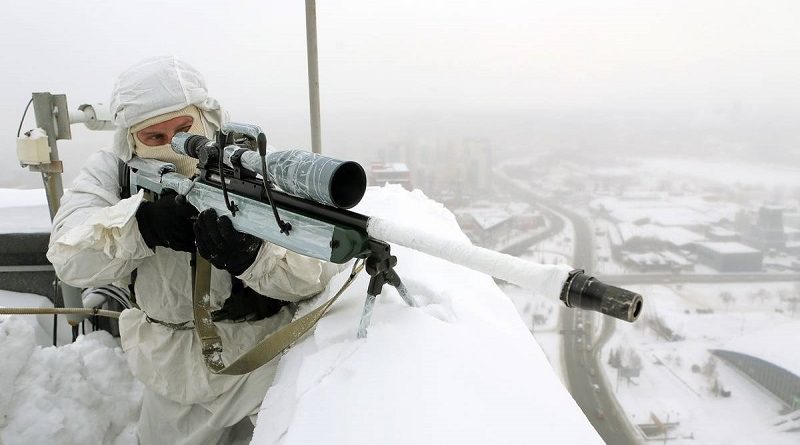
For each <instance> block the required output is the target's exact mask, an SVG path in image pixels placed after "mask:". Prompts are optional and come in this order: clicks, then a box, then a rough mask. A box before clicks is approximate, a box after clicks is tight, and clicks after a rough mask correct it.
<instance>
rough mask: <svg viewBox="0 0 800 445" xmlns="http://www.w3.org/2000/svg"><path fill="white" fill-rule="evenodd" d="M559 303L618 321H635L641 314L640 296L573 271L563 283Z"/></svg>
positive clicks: (580, 271) (579, 271)
mask: <svg viewBox="0 0 800 445" xmlns="http://www.w3.org/2000/svg"><path fill="white" fill-rule="evenodd" d="M561 301H563V302H564V304H565V305H567V307H578V308H581V309H586V310H590V311H597V312H600V313H602V314H606V315H609V316H611V317H614V318H619V319H620V320H625V321H629V322H634V321H636V319H637V318H639V314H640V313H641V312H642V296H641V295H639V294H637V293H635V292H631V291H629V290H625V289H622V288H619V287H616V286H610V285H608V284H605V283H602V282H600V281H598V280H597V279H595V278H594V277H590V276H589V275H586V274H584V273H583V271H582V270H573V271H572V272H570V274H569V276H568V277H567V281H565V282H564V287H563V288H562V290H561Z"/></svg>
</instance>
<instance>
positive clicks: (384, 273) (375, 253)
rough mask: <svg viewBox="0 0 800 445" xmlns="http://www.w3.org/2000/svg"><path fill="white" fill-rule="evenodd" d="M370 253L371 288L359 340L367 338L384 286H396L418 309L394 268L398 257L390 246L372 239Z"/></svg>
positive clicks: (402, 295) (410, 304) (403, 297)
mask: <svg viewBox="0 0 800 445" xmlns="http://www.w3.org/2000/svg"><path fill="white" fill-rule="evenodd" d="M369 252H370V253H369V256H368V257H367V259H366V261H365V265H364V268H365V269H366V271H367V273H368V274H369V276H370V279H369V286H367V299H366V301H364V312H362V313H361V321H360V322H359V324H358V338H365V337H366V336H367V328H368V327H369V322H370V319H371V318H372V309H373V308H374V307H375V299H376V297H377V296H378V295H380V294H381V291H382V290H383V285H384V284H389V285H392V286H394V287H395V288H396V289H397V292H398V293H399V294H400V297H401V298H402V299H403V301H405V302H406V304H408V305H409V306H411V307H417V303H416V302H415V301H414V299H413V298H412V297H411V295H409V293H408V289H406V286H405V284H403V282H402V281H401V280H400V276H399V275H397V272H395V270H394V266H396V265H397V257H396V256H394V255H392V253H391V247H390V246H389V244H388V243H385V242H383V241H379V240H376V239H373V238H370V239H369Z"/></svg>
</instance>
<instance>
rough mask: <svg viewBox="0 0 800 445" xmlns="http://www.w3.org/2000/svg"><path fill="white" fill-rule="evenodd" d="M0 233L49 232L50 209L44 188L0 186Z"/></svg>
mask: <svg viewBox="0 0 800 445" xmlns="http://www.w3.org/2000/svg"><path fill="white" fill-rule="evenodd" d="M0 208H2V209H3V218H2V219H0V233H50V211H49V210H48V207H47V195H46V194H45V192H44V189H31V190H17V189H3V188H0Z"/></svg>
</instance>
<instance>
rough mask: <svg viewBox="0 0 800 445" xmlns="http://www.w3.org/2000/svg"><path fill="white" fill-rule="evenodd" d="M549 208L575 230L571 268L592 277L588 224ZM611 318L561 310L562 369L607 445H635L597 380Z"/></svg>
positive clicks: (610, 331)
mask: <svg viewBox="0 0 800 445" xmlns="http://www.w3.org/2000/svg"><path fill="white" fill-rule="evenodd" d="M550 207H551V208H552V209H553V210H554V211H556V212H558V213H560V214H562V215H564V216H565V217H566V218H569V219H570V221H572V225H573V227H574V229H575V250H574V256H573V265H574V266H575V267H576V268H579V269H583V270H585V271H586V273H588V274H591V273H592V271H593V270H594V255H593V252H594V245H593V238H592V231H591V229H590V228H589V224H588V223H587V222H586V220H585V219H583V218H582V217H581V216H580V215H578V214H577V213H575V212H572V211H570V210H567V209H564V208H561V207H558V206H556V205H553V204H552V203H551V204H550ZM594 319H600V320H602V323H603V329H602V331H601V334H600V337H599V338H598V339H597V342H596V344H591V341H592V336H591V332H592V329H591V323H593V320H594ZM615 321H616V320H614V319H613V318H611V317H595V315H594V314H593V313H591V312H587V311H581V310H574V309H568V308H561V322H562V327H563V332H564V341H563V343H562V344H563V347H564V350H563V352H564V364H565V366H564V369H565V370H566V377H567V382H568V384H569V388H570V393H571V394H572V398H574V399H575V401H576V402H577V403H578V406H580V407H581V410H583V413H584V414H585V415H586V417H587V418H588V419H589V422H591V423H592V426H593V427H594V428H595V429H596V430H597V432H598V433H599V434H600V437H602V438H603V440H604V441H606V443H609V444H615V445H616V444H636V443H639V441H638V440H637V438H636V437H635V436H634V435H633V434H632V432H631V431H630V430H629V428H628V426H627V420H626V419H625V417H624V416H625V413H624V412H619V411H618V410H617V404H616V403H615V400H613V397H614V393H613V389H612V388H609V387H608V385H606V383H605V379H603V378H601V377H600V372H601V371H600V364H599V360H602V357H600V355H599V351H600V349H601V348H602V345H603V343H605V342H606V341H608V339H609V338H611V335H612V334H613V333H614V326H615Z"/></svg>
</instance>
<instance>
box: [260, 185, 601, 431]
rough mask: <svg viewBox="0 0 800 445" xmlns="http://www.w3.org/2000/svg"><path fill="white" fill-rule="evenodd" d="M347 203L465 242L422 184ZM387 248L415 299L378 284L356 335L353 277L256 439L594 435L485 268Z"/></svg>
mask: <svg viewBox="0 0 800 445" xmlns="http://www.w3.org/2000/svg"><path fill="white" fill-rule="evenodd" d="M354 210H355V211H357V212H360V213H364V214H367V215H371V216H379V217H382V218H386V219H390V220H394V221H397V222H400V223H403V224H406V225H409V226H411V227H420V228H423V229H424V230H425V231H427V232H433V233H436V234H438V235H439V236H442V237H445V238H447V239H452V240H458V241H463V242H468V241H467V238H466V236H465V235H464V234H463V232H462V231H461V230H460V229H459V227H458V224H457V223H456V221H455V218H454V216H453V215H452V214H451V213H450V212H449V211H448V210H446V209H445V208H444V207H443V206H442V205H441V204H438V203H435V202H433V201H431V200H429V199H428V198H426V197H425V196H424V195H423V194H422V193H421V192H419V191H414V192H411V193H409V192H407V191H405V190H403V189H402V188H401V187H399V186H391V185H390V186H386V187H384V188H380V189H374V188H371V189H369V190H368V192H367V195H366V196H365V198H364V201H363V202H362V203H361V204H359V206H358V207H357V208H355V209H354ZM392 250H393V254H394V255H396V256H397V257H398V266H397V272H398V274H399V275H400V277H401V278H402V279H403V281H404V282H405V284H406V286H407V287H408V289H409V291H410V293H411V294H412V295H413V297H414V298H415V299H416V300H417V303H418V304H420V306H421V307H419V308H410V307H408V306H406V305H405V303H403V301H402V300H401V299H400V296H399V295H398V294H397V292H396V291H395V290H394V289H392V288H390V287H388V286H387V287H386V288H385V290H384V293H383V295H382V296H381V297H379V299H378V303H377V304H376V306H375V310H374V312H373V316H372V324H371V326H370V330H369V336H368V337H367V338H366V339H362V340H359V339H357V338H356V330H357V326H358V320H359V317H360V314H361V309H362V307H363V302H364V297H365V295H366V288H367V282H368V279H369V277H368V276H366V275H365V274H362V276H360V277H359V279H358V280H357V281H356V282H355V283H354V284H353V285H352V286H351V287H350V288H349V289H348V290H347V291H346V292H345V294H344V295H343V296H342V298H341V299H340V301H339V302H338V303H337V304H336V305H335V306H334V309H333V310H332V311H331V313H329V314H328V315H327V316H326V317H325V318H323V319H322V320H321V321H320V323H319V324H318V325H317V327H316V328H315V329H314V331H313V333H311V334H310V335H308V336H307V337H306V338H304V339H303V340H302V341H300V342H299V343H298V344H297V345H296V346H295V347H293V348H292V349H290V350H289V351H288V352H287V353H286V354H285V355H284V356H283V357H282V359H281V363H280V365H279V369H278V375H277V377H276V380H275V383H274V384H273V386H272V387H271V388H270V390H269V392H268V393H267V395H266V398H265V399H264V403H263V404H262V407H261V411H260V413H259V421H258V424H257V425H256V430H255V434H254V438H253V443H255V444H268V443H282V444H292V443H347V444H359V443H364V444H374V443H397V444H411V443H414V444H420V443H504V444H507V443H526V444H527V443H531V442H545V443H552V442H564V443H602V441H601V439H600V437H599V436H598V435H597V433H596V432H595V430H594V429H593V428H592V427H591V425H590V424H589V422H588V421H587V420H586V418H585V416H584V415H583V413H582V412H581V410H580V409H579V408H578V406H577V404H575V402H574V401H573V400H572V398H571V397H570V395H569V394H568V393H567V391H566V389H565V388H564V387H563V386H562V385H561V383H560V382H559V380H558V378H557V377H556V375H555V373H554V372H553V370H552V368H551V367H550V365H549V364H548V363H547V359H546V357H545V355H544V353H543V352H542V350H541V348H540V347H539V345H538V344H537V343H536V342H535V340H534V339H533V336H531V333H530V332H529V331H528V330H527V329H526V328H525V326H524V325H523V323H522V321H521V320H520V318H519V315H518V314H517V312H516V310H515V309H514V306H513V304H512V303H511V301H510V300H509V299H508V297H506V296H505V294H503V292H502V291H501V290H500V289H499V288H498V287H497V286H496V285H495V283H494V281H493V280H492V279H491V278H490V277H488V276H486V275H482V274H479V273H476V272H473V271H471V270H469V269H466V268H464V267H461V266H457V265H454V264H451V263H448V262H446V261H443V260H440V259H437V258H434V257H431V256H428V255H425V254H422V253H419V252H416V251H413V250H410V249H406V248H402V247H398V246H393V248H392ZM346 275H347V274H346V273H343V274H340V275H339V276H338V277H336V279H335V280H334V282H333V283H332V284H331V286H330V289H328V291H327V292H326V293H325V294H323V295H321V296H320V297H319V298H318V299H317V300H316V301H314V302H310V303H307V304H305V305H304V308H303V309H304V311H303V310H301V311H300V313H304V312H307V311H308V310H311V309H312V308H314V307H316V306H317V305H318V304H320V303H321V301H323V300H324V299H325V298H327V297H328V296H329V295H330V292H332V291H333V292H335V290H337V289H338V286H340V285H341V284H342V282H343V281H344V280H345V278H346ZM549 297H552V298H557V296H556V295H550V296H549Z"/></svg>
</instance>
